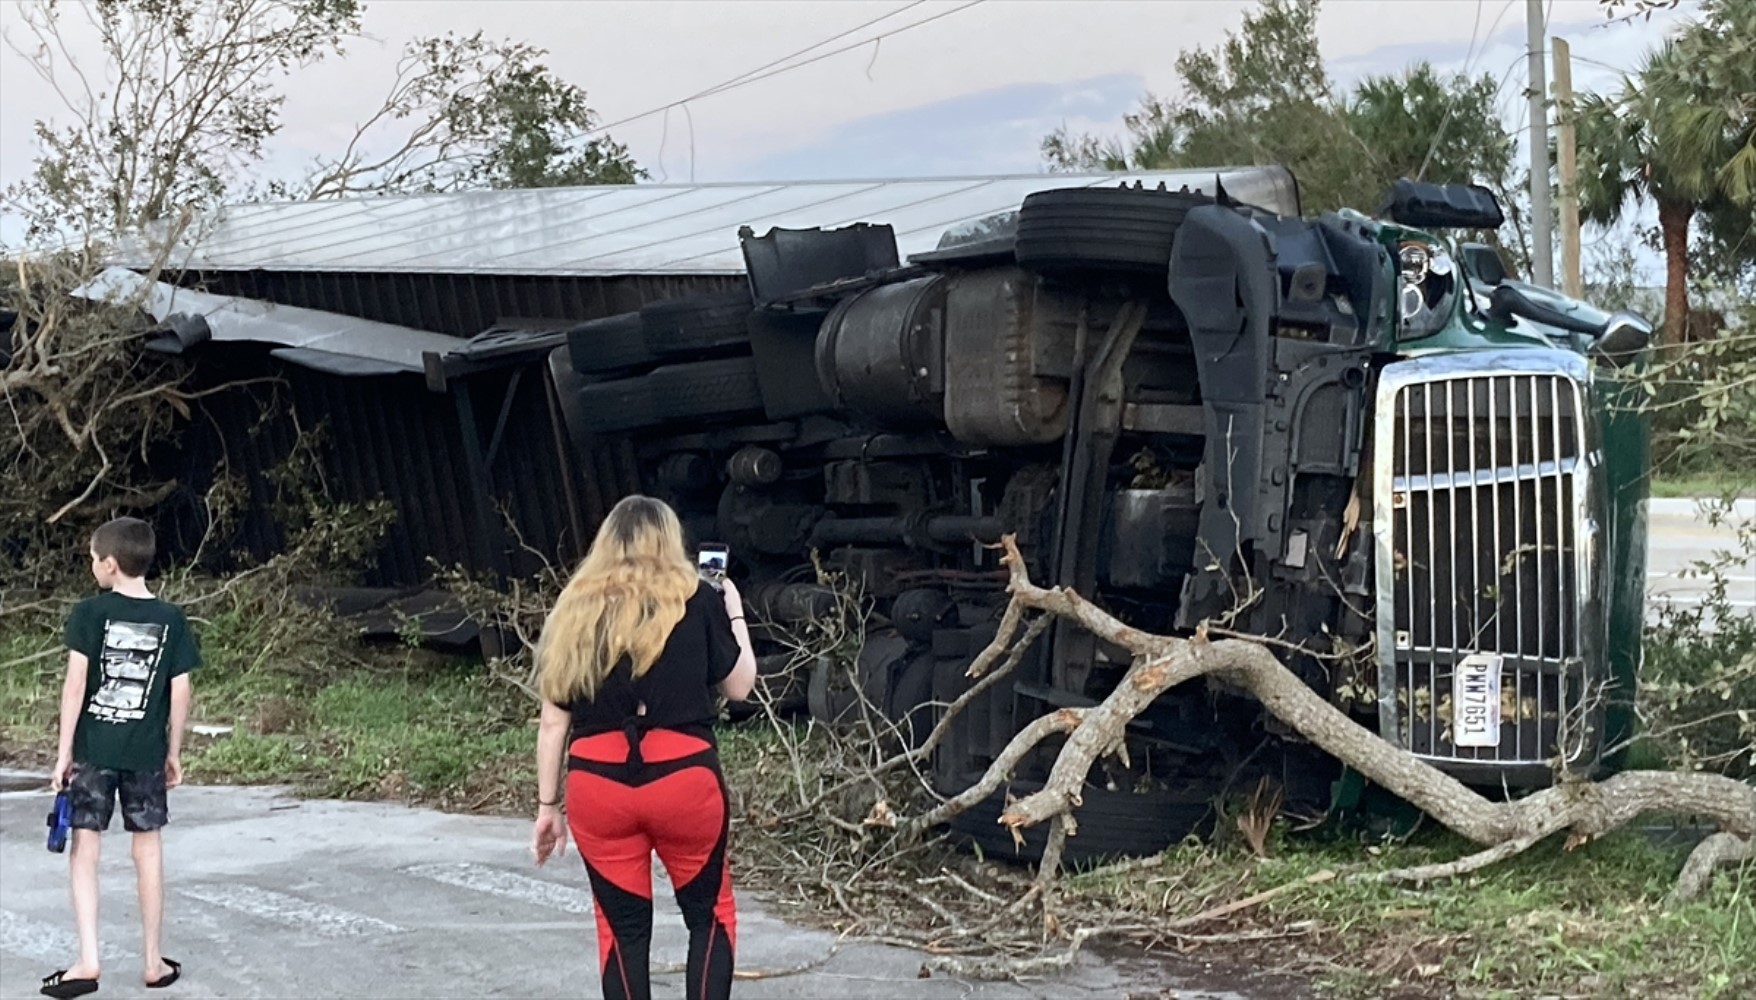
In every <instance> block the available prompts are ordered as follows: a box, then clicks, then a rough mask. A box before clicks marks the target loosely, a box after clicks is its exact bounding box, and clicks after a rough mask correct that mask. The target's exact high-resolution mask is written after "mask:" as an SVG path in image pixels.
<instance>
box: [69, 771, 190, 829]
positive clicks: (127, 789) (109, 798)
mask: <svg viewBox="0 0 1756 1000" xmlns="http://www.w3.org/2000/svg"><path fill="white" fill-rule="evenodd" d="M67 798H68V802H69V804H71V805H72V806H73V828H74V829H75V830H98V831H103V830H108V829H109V828H110V817H111V816H113V815H114V814H115V811H116V800H117V799H121V800H122V829H124V830H127V831H128V832H129V833H146V832H148V831H151V830H157V829H160V828H162V827H163V826H164V825H165V824H166V823H167V822H169V821H170V816H169V813H168V811H167V809H166V803H165V772H164V771H162V770H160V771H113V770H110V769H109V768H104V767H92V766H91V765H90V764H75V765H73V778H72V780H71V781H69V782H68V784H67Z"/></svg>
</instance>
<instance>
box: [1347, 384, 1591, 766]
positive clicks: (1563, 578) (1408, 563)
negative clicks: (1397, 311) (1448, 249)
mask: <svg viewBox="0 0 1756 1000" xmlns="http://www.w3.org/2000/svg"><path fill="white" fill-rule="evenodd" d="M1588 379H1589V372H1588V370H1587V369H1586V367H1585V365H1584V363H1583V362H1582V361H1581V360H1580V359H1579V358H1578V357H1577V356H1575V355H1571V354H1566V353H1563V352H1553V351H1518V352H1510V351H1507V352H1492V353H1472V354H1458V355H1449V356H1437V357H1431V358H1421V359H1416V360H1413V361H1404V362H1399V363H1396V364H1392V365H1389V366H1386V368H1385V369H1384V372H1383V374H1382V376H1381V378H1380V381H1379V388H1378V398H1377V426H1376V431H1375V437H1374V449H1375V458H1374V464H1375V465H1374V467H1375V472H1376V481H1375V484H1374V496H1373V506H1374V534H1375V536H1376V540H1377V580H1378V584H1377V616H1378V629H1379V641H1378V649H1379V691H1378V695H1379V710H1380V723H1381V725H1382V728H1383V734H1384V736H1385V738H1387V739H1389V740H1391V741H1393V742H1395V743H1397V744H1399V745H1401V746H1402V747H1404V748H1405V749H1407V750H1409V751H1411V752H1412V753H1414V754H1416V755H1417V756H1420V757H1424V758H1427V759H1430V760H1433V761H1436V762H1449V763H1453V764H1457V765H1462V767H1461V768H1451V769H1452V770H1463V771H1470V770H1482V769H1483V767H1482V766H1485V767H1486V769H1489V770H1492V771H1493V772H1495V773H1500V774H1504V773H1505V772H1506V771H1507V770H1508V769H1509V768H1510V769H1513V770H1517V769H1519V768H1521V767H1522V768H1523V769H1524V770H1526V771H1534V770H1536V769H1537V768H1539V767H1540V768H1542V769H1543V771H1544V773H1546V772H1547V769H1548V767H1549V765H1550V763H1551V762H1553V761H1554V760H1555V759H1556V758H1557V757H1562V756H1564V757H1565V758H1566V759H1568V760H1569V761H1575V760H1577V759H1578V758H1579V757H1581V756H1582V755H1583V754H1584V752H1585V750H1586V749H1587V747H1586V742H1587V741H1585V740H1582V739H1581V737H1582V736H1584V735H1587V734H1589V733H1591V732H1595V731H1600V730H1601V727H1600V726H1598V725H1596V724H1595V722H1594V721H1593V719H1592V716H1594V715H1595V714H1596V713H1595V712H1594V711H1586V710H1583V708H1582V707H1583V706H1585V705H1586V704H1587V703H1588V702H1587V700H1586V697H1585V696H1586V694H1587V691H1588V689H1589V688H1590V684H1589V681H1590V680H1591V678H1589V677H1588V676H1587V673H1586V671H1587V666H1588V665H1590V664H1596V663H1598V662H1600V661H1601V659H1602V657H1601V650H1600V648H1599V647H1600V645H1601V643H1600V640H1599V639H1598V638H1597V635H1598V631H1599V630H1600V628H1601V611H1600V610H1599V609H1600V608H1601V606H1602V605H1601V603H1600V602H1598V601H1597V600H1596V599H1595V598H1594V595H1595V594H1596V593H1597V592H1598V588H1599V583H1600V581H1599V580H1598V579H1597V577H1598V575H1599V574H1598V569H1597V564H1596V551H1595V550H1596V543H1595V532H1596V523H1597V521H1596V519H1595V518H1594V511H1595V505H1594V504H1593V503H1592V502H1591V497H1590V491H1591V489H1592V488H1593V482H1592V478H1591V468H1592V466H1593V465H1595V464H1596V461H1597V456H1596V453H1595V451H1594V448H1595V447H1596V445H1595V444H1594V441H1593V435H1594V433H1595V424H1594V423H1593V422H1591V421H1590V420H1588V419H1587V414H1588V409H1587V407H1586V392H1587V389H1588ZM1481 654H1486V655H1485V656H1483V655H1481ZM1494 658H1498V663H1499V670H1498V671H1497V672H1496V671H1495V670H1494V669H1493V667H1492V664H1493V663H1494V662H1495V659H1494ZM1466 660H1467V661H1468V662H1467V663H1466ZM1472 664H1473V665H1475V666H1474V668H1473V669H1472V668H1471V665H1472ZM1594 669H1595V668H1594ZM1494 681H1497V682H1498V684H1497V686H1498V698H1497V699H1496V698H1494V697H1493V688H1494V686H1495V685H1494V683H1493V682H1494ZM1591 700H1592V701H1593V702H1595V701H1596V700H1597V699H1595V698H1594V699H1591ZM1488 702H1496V703H1497V704H1498V706H1499V707H1498V716H1499V720H1500V722H1499V725H1498V727H1495V726H1494V725H1493V723H1492V721H1491V720H1492V716H1491V715H1489V714H1486V713H1488V712H1490V711H1491V710H1490V709H1488V708H1486V707H1484V706H1485V705H1486V704H1487V703H1488ZM1460 717H1462V721H1461V722H1460ZM1471 717H1473V719H1474V720H1475V721H1474V724H1473V726H1472V725H1471V722H1470V719H1471ZM1496 730H1497V731H1496ZM1460 732H1461V733H1462V736H1460V735H1459V734H1460ZM1459 739H1462V741H1463V742H1464V743H1465V744H1466V745H1459V743H1458V741H1459Z"/></svg>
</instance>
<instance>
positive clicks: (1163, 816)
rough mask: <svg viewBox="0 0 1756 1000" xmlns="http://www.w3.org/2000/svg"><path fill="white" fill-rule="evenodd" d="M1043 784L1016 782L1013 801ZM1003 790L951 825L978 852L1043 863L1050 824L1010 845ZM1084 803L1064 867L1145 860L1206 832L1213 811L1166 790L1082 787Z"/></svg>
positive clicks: (1030, 830) (1077, 811)
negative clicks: (1002, 819) (1002, 816)
mask: <svg viewBox="0 0 1756 1000" xmlns="http://www.w3.org/2000/svg"><path fill="white" fill-rule="evenodd" d="M1042 787H1043V786H1042V782H1039V781H1026V780H1023V779H1014V780H1013V781H1012V784H1011V787H1010V791H1011V794H1012V797H1013V798H1015V799H1016V798H1023V797H1025V796H1026V795H1029V794H1031V793H1032V792H1037V791H1041V790H1042ZM1007 791H1008V790H1007V789H1002V790H1000V791H998V792H996V793H994V794H993V795H991V796H989V797H988V798H986V799H984V800H983V801H982V802H980V803H978V804H977V805H974V806H972V807H970V808H969V809H968V810H966V811H965V812H963V813H960V814H958V815H957V816H954V817H952V818H951V822H950V827H951V830H952V832H953V833H954V834H956V835H957V836H958V838H959V839H962V840H964V841H965V842H967V843H971V844H974V845H975V846H977V847H979V848H981V850H982V853H984V854H987V855H998V856H1000V857H1004V858H1013V859H1016V860H1019V861H1026V862H1036V861H1040V860H1042V856H1043V848H1044V847H1046V846H1047V845H1048V841H1049V829H1050V824H1048V823H1039V824H1037V825H1036V826H1032V827H1025V828H1024V829H1022V830H1020V831H1019V833H1020V834H1022V835H1023V837H1024V845H1023V846H1022V847H1020V846H1018V845H1016V844H1014V843H1013V840H1012V832H1011V831H1010V830H1008V829H1007V828H1006V827H1004V826H1001V825H1000V814H1001V813H1002V812H1004V811H1005V807H1006V793H1007ZM1081 795H1082V797H1083V802H1082V803H1081V805H1080V806H1079V808H1078V809H1075V810H1074V811H1073V817H1074V818H1075V819H1076V820H1078V821H1079V833H1078V834H1077V835H1075V836H1072V837H1069V838H1067V848H1066V851H1065V852H1064V853H1063V855H1062V863H1063V864H1066V865H1084V864H1089V863H1093V862H1099V863H1101V862H1106V861H1113V860H1115V859H1117V858H1128V857H1148V856H1150V855H1154V854H1158V853H1160V852H1162V851H1164V850H1165V849H1166V848H1167V847H1170V846H1171V845H1172V844H1175V843H1177V842H1178V841H1180V840H1182V839H1183V838H1184V837H1186V836H1188V835H1190V834H1191V833H1205V832H1206V831H1208V830H1209V829H1211V827H1212V824H1213V818H1214V815H1213V807H1212V805H1211V804H1209V803H1207V802H1204V801H1198V802H1191V801H1187V800H1186V799H1184V798H1182V797H1179V796H1175V795H1172V794H1170V793H1167V792H1143V793H1136V792H1112V791H1110V790H1108V789H1106V788H1095V787H1093V786H1091V785H1087V786H1085V789H1084V791H1083V792H1082V793H1081Z"/></svg>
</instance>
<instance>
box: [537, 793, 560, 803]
mask: <svg viewBox="0 0 1756 1000" xmlns="http://www.w3.org/2000/svg"><path fill="white" fill-rule="evenodd" d="M560 804H561V799H556V800H555V801H553V802H550V801H548V800H546V799H544V798H543V797H542V796H541V795H539V796H537V805H539V806H558V805H560Z"/></svg>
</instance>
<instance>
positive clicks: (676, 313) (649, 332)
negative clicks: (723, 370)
mask: <svg viewBox="0 0 1756 1000" xmlns="http://www.w3.org/2000/svg"><path fill="white" fill-rule="evenodd" d="M753 311H755V307H754V306H753V305H751V303H750V293H749V292H748V291H739V292H726V293H723V294H720V295H694V296H690V297H689V298H684V299H669V300H667V301H664V302H654V303H652V304H651V305H648V306H646V307H644V308H642V309H641V310H640V326H641V331H642V337H643V338H644V340H645V342H646V350H647V352H648V353H650V354H652V355H654V356H656V357H661V358H669V357H688V356H693V355H697V354H700V353H702V352H703V351H717V350H719V349H721V348H724V347H732V346H735V345H738V344H746V343H749V341H750V328H749V322H750V314H751V313H752V312H753Z"/></svg>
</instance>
